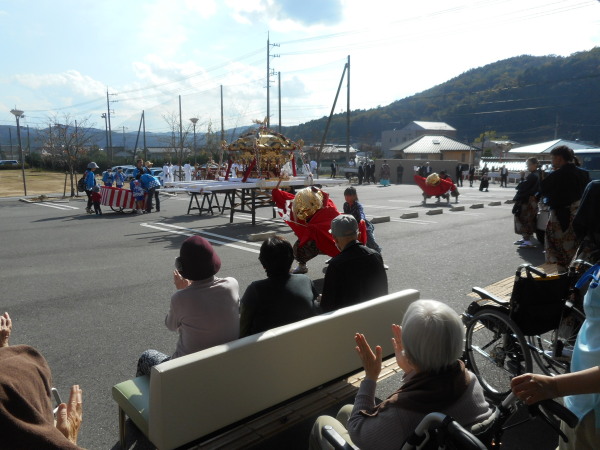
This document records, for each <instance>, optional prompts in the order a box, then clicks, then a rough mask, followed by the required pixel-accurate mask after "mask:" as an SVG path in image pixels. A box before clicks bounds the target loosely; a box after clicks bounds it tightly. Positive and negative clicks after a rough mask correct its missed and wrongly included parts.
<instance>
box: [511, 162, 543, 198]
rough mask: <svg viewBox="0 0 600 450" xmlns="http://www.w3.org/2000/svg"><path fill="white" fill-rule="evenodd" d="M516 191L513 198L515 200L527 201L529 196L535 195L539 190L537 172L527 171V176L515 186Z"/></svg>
mask: <svg viewBox="0 0 600 450" xmlns="http://www.w3.org/2000/svg"><path fill="white" fill-rule="evenodd" d="M515 189H516V190H517V193H516V194H515V198H514V199H513V200H514V201H515V202H527V201H529V197H531V196H532V195H535V194H537V193H538V192H539V190H540V176H539V174H538V172H537V170H536V171H535V172H529V175H527V178H525V179H524V180H523V181H521V182H520V183H519V184H518V185H517V187H516V188H515Z"/></svg>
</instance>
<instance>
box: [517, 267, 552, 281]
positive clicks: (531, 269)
mask: <svg viewBox="0 0 600 450" xmlns="http://www.w3.org/2000/svg"><path fill="white" fill-rule="evenodd" d="M523 269H525V272H527V276H530V275H531V274H532V273H534V274H536V275H537V276H539V277H542V278H546V277H547V276H548V274H547V273H545V272H542V271H541V270H539V269H536V268H535V267H533V266H532V265H531V264H521V265H520V266H519V268H518V269H517V276H518V275H520V274H521V270H523Z"/></svg>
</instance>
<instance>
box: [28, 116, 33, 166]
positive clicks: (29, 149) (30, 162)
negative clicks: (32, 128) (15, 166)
mask: <svg viewBox="0 0 600 450" xmlns="http://www.w3.org/2000/svg"><path fill="white" fill-rule="evenodd" d="M27 153H28V154H29V164H31V167H33V159H32V158H31V146H30V145H29V125H27Z"/></svg>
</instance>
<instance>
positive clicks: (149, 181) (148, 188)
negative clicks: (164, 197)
mask: <svg viewBox="0 0 600 450" xmlns="http://www.w3.org/2000/svg"><path fill="white" fill-rule="evenodd" d="M140 183H141V184H142V188H143V189H144V191H145V193H146V208H145V210H146V214H150V213H151V212H152V198H154V199H155V200H156V212H160V198H159V189H160V180H159V179H158V178H157V177H154V176H152V175H150V174H148V173H144V174H142V176H141V177H140Z"/></svg>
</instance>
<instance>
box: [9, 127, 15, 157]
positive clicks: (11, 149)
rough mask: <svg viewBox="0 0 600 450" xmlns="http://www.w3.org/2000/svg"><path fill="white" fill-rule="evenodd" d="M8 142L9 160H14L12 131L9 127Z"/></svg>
mask: <svg viewBox="0 0 600 450" xmlns="http://www.w3.org/2000/svg"><path fill="white" fill-rule="evenodd" d="M8 141H9V142H10V159H15V155H13V148H12V131H11V130H10V127H9V128H8Z"/></svg>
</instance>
